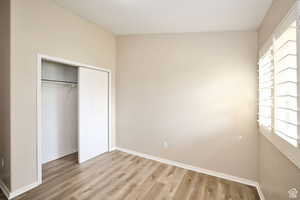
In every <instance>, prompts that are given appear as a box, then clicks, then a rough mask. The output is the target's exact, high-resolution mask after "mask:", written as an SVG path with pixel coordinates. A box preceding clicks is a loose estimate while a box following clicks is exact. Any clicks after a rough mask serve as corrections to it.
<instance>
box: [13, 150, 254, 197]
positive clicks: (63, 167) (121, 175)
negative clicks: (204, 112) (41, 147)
mask: <svg viewBox="0 0 300 200" xmlns="http://www.w3.org/2000/svg"><path fill="white" fill-rule="evenodd" d="M76 161H77V157H76V155H74V154H73V155H70V156H66V157H64V158H62V159H59V160H56V161H53V162H50V163H48V164H46V165H45V166H43V184H42V185H41V186H39V187H37V188H35V189H33V190H31V191H29V192H27V193H25V194H23V195H21V196H19V197H18V198H16V200H47V199H51V200H140V199H142V200H156V199H159V200H163V199H164V200H259V197H258V194H257V191H256V189H255V188H253V187H249V186H245V185H242V184H239V183H235V182H231V181H227V180H223V179H220V178H216V177H212V176H208V175H204V174H200V173H197V172H193V171H189V170H185V169H182V168H178V167H174V166H169V165H166V164H162V163H159V162H156V161H152V160H147V159H144V158H140V157H137V156H133V155H129V154H126V153H123V152H119V151H114V152H111V153H106V154H103V155H101V156H99V157H97V158H95V159H93V160H90V161H88V162H86V163H84V164H81V165H78V164H77V163H76Z"/></svg>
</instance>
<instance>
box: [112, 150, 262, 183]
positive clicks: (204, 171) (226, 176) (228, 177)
mask: <svg viewBox="0 0 300 200" xmlns="http://www.w3.org/2000/svg"><path fill="white" fill-rule="evenodd" d="M116 150H119V151H122V152H125V153H128V154H132V155H135V156H139V157H143V158H146V159H150V160H154V161H157V162H161V163H165V164H167V165H172V166H176V167H180V168H184V169H188V170H192V171H195V172H199V173H202V174H207V175H210V176H215V177H218V178H223V179H226V180H230V181H234V182H238V183H242V184H244V185H250V186H253V187H256V188H257V187H258V183H257V182H256V181H252V180H249V179H245V178H240V177H236V176H232V175H229V174H224V173H220V172H216V171H213V170H208V169H203V168H199V167H195V166H192V165H188V164H184V163H182V162H177V161H172V160H167V159H164V158H159V157H156V156H152V155H149V154H144V153H139V152H136V151H133V150H129V149H124V148H119V147H116Z"/></svg>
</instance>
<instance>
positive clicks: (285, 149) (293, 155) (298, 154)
mask: <svg viewBox="0 0 300 200" xmlns="http://www.w3.org/2000/svg"><path fill="white" fill-rule="evenodd" d="M293 21H296V24H297V26H296V31H297V41H296V42H297V44H296V45H297V67H298V70H297V94H298V98H297V104H298V107H299V108H300V29H299V25H300V3H299V2H298V1H296V3H295V5H294V6H293V7H292V9H291V10H290V11H289V13H288V14H287V15H286V17H285V18H284V19H283V20H282V22H281V23H280V24H279V25H278V26H277V28H276V29H275V31H274V32H273V33H272V35H271V37H270V38H269V40H268V41H267V42H266V44H265V45H264V46H263V47H262V48H261V50H260V52H259V58H261V57H263V56H264V55H265V54H266V53H267V51H268V50H269V49H270V48H272V49H274V48H275V39H276V38H278V37H279V36H280V35H281V34H282V33H283V32H284V31H285V30H286V29H287V27H288V26H289V25H290V24H291V22H293ZM275 62H276V61H275ZM274 69H275V65H274ZM273 84H275V83H274V82H273ZM272 99H273V102H274V100H275V96H273V98H272ZM274 105H275V104H273V107H272V127H274V120H275V119H274V118H275V116H274V110H275V108H274ZM299 108H298V109H299ZM258 116H259V115H258ZM297 117H298V124H299V123H300V111H298V112H297ZM258 126H259V132H260V133H261V134H262V135H263V136H265V137H266V138H267V139H268V140H269V141H270V142H271V143H272V144H273V145H274V146H275V147H276V148H277V149H278V150H279V151H280V152H281V153H282V154H284V155H285V156H286V157H287V158H288V159H289V160H290V161H292V162H293V163H294V164H295V165H296V166H297V167H298V168H300V145H298V147H295V146H293V145H292V144H290V143H289V142H287V141H286V140H284V139H283V138H282V137H280V136H279V135H277V134H276V133H275V131H274V129H273V128H272V129H270V128H268V127H265V126H263V125H260V124H258ZM297 132H298V144H300V126H299V125H298V129H297Z"/></svg>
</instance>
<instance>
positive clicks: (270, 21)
mask: <svg viewBox="0 0 300 200" xmlns="http://www.w3.org/2000/svg"><path fill="white" fill-rule="evenodd" d="M295 2H296V0H273V3H272V5H271V7H270V9H269V11H268V12H267V14H266V16H265V18H264V20H263V22H262V24H261V27H260V28H259V30H258V35H259V37H258V43H259V46H260V47H261V46H262V45H263V44H264V43H265V42H266V41H267V40H268V39H269V37H270V36H271V34H272V32H273V31H274V29H275V28H276V26H277V25H278V24H279V23H280V21H281V20H282V18H283V17H284V16H285V15H286V14H287V13H288V11H289V9H290V8H291V7H292V5H293V4H294V3H295Z"/></svg>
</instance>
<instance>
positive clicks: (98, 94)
mask: <svg viewBox="0 0 300 200" xmlns="http://www.w3.org/2000/svg"><path fill="white" fill-rule="evenodd" d="M108 92H109V76H108V73H107V72H103V71H98V70H92V69H86V68H80V69H79V93H78V95H79V140H78V141H79V162H80V163H81V162H84V161H86V160H89V159H91V158H94V157H96V156H98V155H100V154H102V153H104V152H107V151H108V108H109V107H108V106H109V102H108V99H109V97H108V95H109V93H108Z"/></svg>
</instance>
